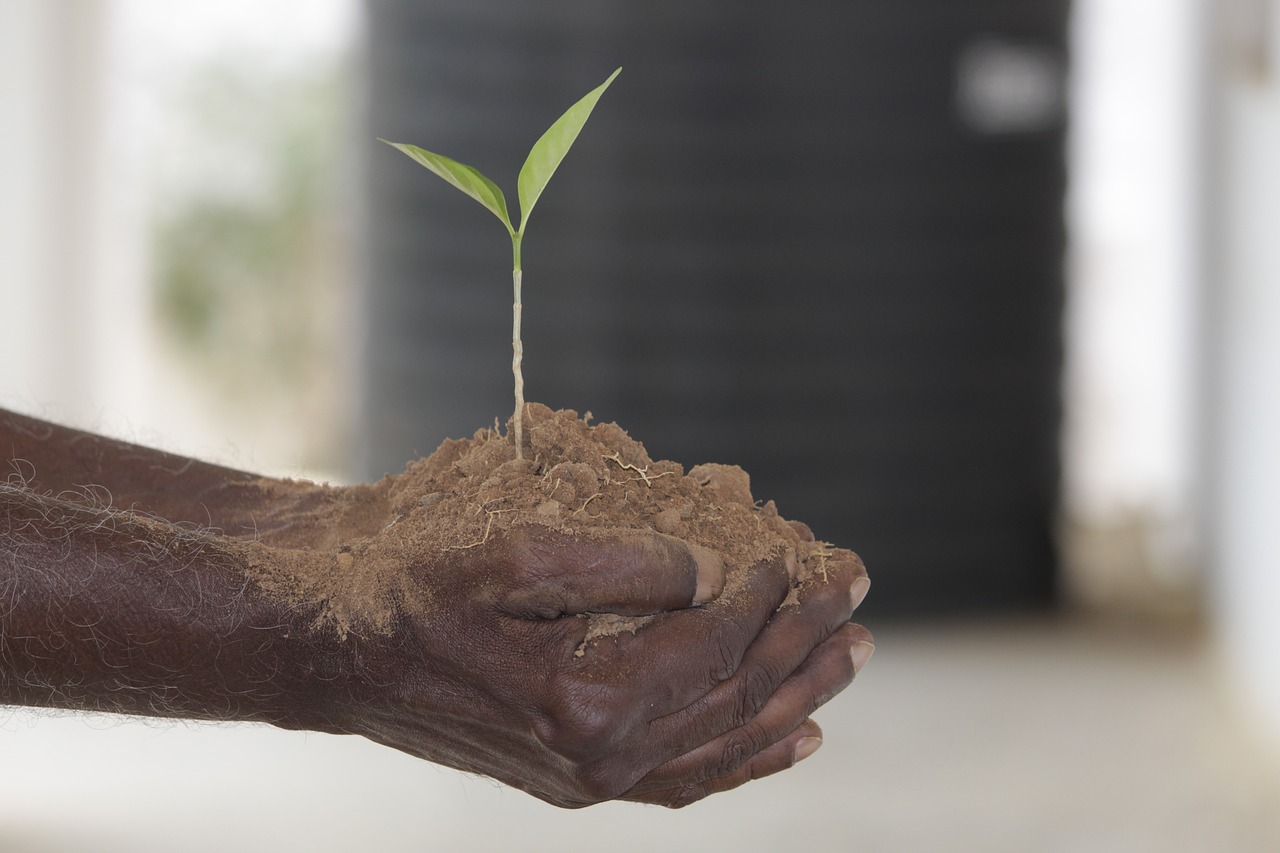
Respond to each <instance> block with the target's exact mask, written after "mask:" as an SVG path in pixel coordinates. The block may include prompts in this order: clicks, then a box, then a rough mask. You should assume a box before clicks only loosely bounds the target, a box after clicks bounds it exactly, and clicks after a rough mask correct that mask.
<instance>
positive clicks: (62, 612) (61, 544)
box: [0, 485, 345, 729]
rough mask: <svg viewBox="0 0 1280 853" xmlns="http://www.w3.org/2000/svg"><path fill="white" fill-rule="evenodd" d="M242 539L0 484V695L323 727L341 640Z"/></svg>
mask: <svg viewBox="0 0 1280 853" xmlns="http://www.w3.org/2000/svg"><path fill="white" fill-rule="evenodd" d="M244 553H245V551H244V548H243V546H240V545H238V544H236V543H234V542H231V541H229V540H227V539H224V538H221V537H216V536H211V535H209V534H207V533H197V532H192V531H189V530H185V529H183V528H180V527H177V526H174V525H169V524H166V523H163V522H159V521H155V520H152V519H149V518H144V517H140V516H137V515H134V514H131V513H125V512H117V511H111V510H106V509H101V508H96V507H87V506H82V505H77V504H73V503H69V502H66V501H62V500H58V499H56V498H50V497H48V496H42V495H40V494H37V493H36V492H33V491H32V490H30V489H25V488H17V487H14V486H12V485H0V704H16V705H30V706H38V707H49V708H64V709H76V710H95V711H111V712H116V713H125V714H144V715H148V716H163V717H180V718H188V719H212V720H253V721H262V722H271V723H276V724H278V725H283V726H286V727H290V728H317V729H326V728H328V725H327V724H326V721H325V716H326V702H327V699H326V696H327V694H328V693H329V687H328V686H327V682H326V679H337V680H339V681H340V680H341V678H342V677H343V676H342V673H343V672H344V671H345V667H344V666H343V665H342V662H341V661H340V660H339V656H340V655H341V653H342V649H341V647H340V645H339V644H336V643H332V642H329V645H328V646H327V647H326V646H325V645H324V643H326V642H328V641H326V640H325V638H324V635H322V634H320V633H318V632H314V631H312V630H311V629H310V624H311V622H312V620H313V614H312V615H309V614H306V613H302V612H298V611H295V610H294V609H292V608H291V607H289V606H287V605H286V604H284V603H283V602H281V601H276V600H273V599H271V598H269V597H267V596H264V595H263V594H262V593H261V592H259V591H258V590H257V589H256V588H255V587H254V586H253V585H252V584H251V583H249V582H248V581H247V580H246V576H245V574H244V572H243V566H244V559H245V557H244Z"/></svg>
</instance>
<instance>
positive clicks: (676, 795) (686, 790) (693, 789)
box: [663, 785, 708, 809]
mask: <svg viewBox="0 0 1280 853" xmlns="http://www.w3.org/2000/svg"><path fill="white" fill-rule="evenodd" d="M707 793H708V792H707V789H706V788H705V787H703V786H702V785H686V786H683V787H680V788H676V789H675V790H673V791H672V792H671V796H669V797H668V798H667V799H666V801H665V802H664V803H663V805H664V806H666V807H667V808H669V809H682V808H684V807H685V806H690V805H693V804H694V803H696V802H698V800H701V799H703V798H705V797H706V796H707Z"/></svg>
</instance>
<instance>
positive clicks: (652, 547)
mask: <svg viewBox="0 0 1280 853" xmlns="http://www.w3.org/2000/svg"><path fill="white" fill-rule="evenodd" d="M520 539H521V540H522V541H520V542H512V543H509V544H511V545H512V546H514V547H512V548H511V551H510V555H511V557H512V558H513V559H514V560H515V562H516V564H517V567H518V568H519V569H521V570H522V571H521V574H522V575H523V576H524V578H525V579H526V581H527V583H525V584H522V585H521V588H518V589H516V590H513V591H512V593H511V595H510V596H508V597H507V600H506V604H507V607H508V609H510V610H512V611H513V612H516V613H518V614H520V615H524V616H537V617H542V618H555V617H558V616H564V615H573V614H579V613H588V612H593V613H617V614H619V615H622V616H643V615H647V614H651V613H660V612H662V611H666V610H678V609H681V608H685V607H690V606H696V605H699V604H705V603H707V602H708V601H711V600H713V599H714V598H715V597H716V596H718V595H719V594H720V592H721V591H722V590H723V589H724V561H723V560H721V559H720V556H719V555H718V554H716V553H715V552H714V551H712V550H710V549H708V548H703V547H701V546H700V545H694V544H692V543H689V542H685V541H684V540H683V539H677V538H675V537H674V536H666V535H664V534H661V533H656V532H651V531H638V530H622V531H609V532H602V533H596V534H591V533H586V532H579V533H577V534H574V535H570V534H565V533H558V532H555V531H550V530H542V531H538V530H530V531H529V532H528V534H527V535H525V536H522V537H520Z"/></svg>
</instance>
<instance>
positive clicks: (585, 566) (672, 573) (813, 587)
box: [329, 527, 871, 807]
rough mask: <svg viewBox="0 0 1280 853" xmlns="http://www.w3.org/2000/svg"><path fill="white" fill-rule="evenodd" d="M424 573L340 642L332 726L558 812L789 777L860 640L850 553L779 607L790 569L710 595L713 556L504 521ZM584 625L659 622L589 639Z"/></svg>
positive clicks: (865, 646) (866, 641)
mask: <svg viewBox="0 0 1280 853" xmlns="http://www.w3.org/2000/svg"><path fill="white" fill-rule="evenodd" d="M844 553H847V552H844ZM419 573H420V583H421V600H420V601H408V602H405V603H404V606H403V607H402V608H401V611H400V615H399V617H398V618H397V619H396V621H395V625H394V627H393V630H392V633H391V634H390V635H389V636H364V637H357V636H352V637H349V638H348V640H347V642H348V643H352V644H354V649H353V651H354V655H355V657H356V658H358V660H359V666H358V671H357V672H356V674H355V677H352V678H344V679H341V680H338V681H335V682H334V684H335V693H336V695H334V696H332V697H331V698H330V701H329V705H330V711H329V717H330V719H331V720H332V721H333V722H334V729H335V730H338V731H345V732H350V733H358V734H362V735H364V736H366V737H368V738H370V739H371V740H374V741H377V742H379V743H382V744H386V745H388V746H392V747H394V748H396V749H400V750H403V751H405V752H408V753H410V754H413V755H416V756H419V757H422V758H425V759H427V760H430V761H433V762H436V763H439V764H444V765H448V766H450V767H454V768H457V769H459V770H463V771H467V772H473V773H481V774H484V775H487V776H491V777H493V778H495V779H498V780H500V781H502V782H505V783H506V784H508V785H511V786H513V787H516V788H520V789H521V790H524V791H527V792H528V793H530V794H532V795H534V796H536V797H538V798H540V799H542V800H545V801H547V802H549V803H553V804H555V805H558V806H564V807H580V806H585V805H590V804H592V803H597V802H601V801H604V800H610V799H616V798H622V799H631V800H639V801H644V802H654V803H660V804H663V805H668V806H682V805H686V804H688V803H690V802H693V801H695V800H698V799H700V798H702V797H704V796H706V795H708V794H710V793H714V792H716V791H721V790H727V789H729V788H733V787H736V786H738V785H741V784H743V783H744V782H747V781H749V780H751V779H754V778H759V777H761V776H766V775H769V774H771V773H775V772H777V771H779V770H782V769H785V768H787V767H789V766H791V765H792V764H794V763H795V761H796V760H798V759H799V758H803V757H804V756H805V755H807V754H808V753H810V752H812V750H813V749H814V748H816V746H817V745H818V744H819V743H820V742H821V741H820V737H821V732H820V730H819V729H818V728H817V726H816V724H814V723H813V722H812V721H811V720H809V719H808V717H809V714H811V713H812V712H813V711H814V709H816V708H817V707H818V706H820V705H821V704H823V703H824V702H826V701H827V700H828V699H830V698H831V697H832V696H834V695H835V694H836V693H838V692H839V691H840V690H842V689H843V688H844V687H846V686H847V685H848V684H849V682H850V681H851V680H852V679H853V676H854V674H855V672H856V669H857V668H858V667H859V666H860V665H861V663H863V662H865V659H866V656H867V655H868V654H869V650H870V648H871V647H870V635H869V634H868V633H867V632H866V630H865V629H863V628H861V627H859V626H855V625H851V624H849V617H850V614H851V613H852V611H853V609H854V607H856V606H857V604H858V602H859V601H860V600H861V598H862V596H863V594H865V591H866V584H867V581H866V573H865V571H864V570H863V568H862V564H861V563H860V562H859V561H858V560H857V558H856V557H852V555H850V558H849V559H846V560H844V561H833V562H832V563H831V564H830V565H829V566H828V567H827V570H826V579H825V580H823V579H820V578H815V579H813V580H811V581H809V582H806V583H805V584H803V585H801V586H800V587H799V588H798V590H797V591H796V592H797V595H796V599H795V602H794V603H792V602H788V603H787V604H786V606H782V607H781V609H780V605H782V604H783V602H784V600H785V599H787V596H788V593H789V592H790V591H791V582H790V575H789V573H788V561H786V560H784V559H782V558H779V559H778V560H775V561H773V562H768V563H762V564H760V565H758V566H756V567H754V568H753V569H752V570H751V571H750V573H749V574H750V576H749V577H748V578H746V579H745V581H746V582H745V583H743V584H735V587H736V588H735V590H734V591H733V592H732V594H724V595H720V593H721V589H722V587H723V586H724V569H723V564H722V563H721V562H720V560H719V558H718V557H716V556H715V555H714V554H712V553H711V552H709V551H707V550H706V549H702V548H699V547H697V546H692V545H689V544H687V543H685V542H683V541H681V540H679V539H675V538H672V537H669V536H664V535H661V534H657V533H642V532H635V531H619V532H617V533H613V534H610V535H607V536H594V537H592V538H577V537H574V536H572V535H569V534H564V533H559V532H556V531H553V530H550V529H544V528H535V527H526V528H515V529H513V530H511V531H507V532H506V533H503V534H501V535H498V534H495V535H494V536H493V537H492V538H491V539H490V540H488V541H487V542H485V543H484V544H483V545H481V546H479V547H476V548H471V549H460V550H457V551H453V552H451V553H450V554H449V555H448V557H447V558H446V559H444V560H442V561H441V562H440V563H439V564H437V565H433V566H424V567H420V572H419ZM590 613H614V614H621V615H625V616H640V615H647V614H656V615H654V616H653V618H651V619H649V620H647V621H646V622H645V623H644V624H643V625H642V626H640V627H639V628H638V630H635V631H634V633H630V632H626V631H624V632H623V633H619V634H616V635H612V636H601V637H597V638H593V639H591V640H589V641H588V640H587V631H588V626H589V623H590V620H589V619H588V618H587V617H586V614H590ZM339 684H340V685H341V687H340V688H339V687H337V686H336V685H339Z"/></svg>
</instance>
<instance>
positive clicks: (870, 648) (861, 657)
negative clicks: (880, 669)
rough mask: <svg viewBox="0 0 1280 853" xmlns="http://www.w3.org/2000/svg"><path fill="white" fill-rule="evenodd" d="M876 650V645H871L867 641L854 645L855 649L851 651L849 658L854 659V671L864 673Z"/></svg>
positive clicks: (860, 641)
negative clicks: (863, 670)
mask: <svg viewBox="0 0 1280 853" xmlns="http://www.w3.org/2000/svg"><path fill="white" fill-rule="evenodd" d="M875 650H876V645H875V643H869V642H867V641H866V640H859V641H858V642H856V643H854V644H853V648H852V649H850V650H849V657H851V658H853V671H854V672H855V673H857V672H861V671H862V668H863V667H864V666H866V665H867V661H869V660H871V653H872V652H874V651H875Z"/></svg>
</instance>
